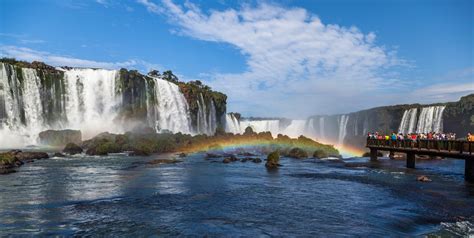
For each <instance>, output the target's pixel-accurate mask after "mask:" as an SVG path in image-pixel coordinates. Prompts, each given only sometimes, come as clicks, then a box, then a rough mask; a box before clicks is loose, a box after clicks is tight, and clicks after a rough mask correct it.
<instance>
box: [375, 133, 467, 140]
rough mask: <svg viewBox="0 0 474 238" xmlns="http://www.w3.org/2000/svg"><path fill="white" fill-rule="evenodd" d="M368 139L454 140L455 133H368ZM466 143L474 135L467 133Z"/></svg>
mask: <svg viewBox="0 0 474 238" xmlns="http://www.w3.org/2000/svg"><path fill="white" fill-rule="evenodd" d="M367 138H368V139H379V140H392V141H396V140H406V139H410V140H413V141H416V140H456V133H444V132H439V133H437V132H429V133H408V134H403V133H395V132H394V133H392V134H390V135H384V134H381V133H379V132H369V133H368V134H367ZM466 140H467V141H474V134H471V133H467V136H466Z"/></svg>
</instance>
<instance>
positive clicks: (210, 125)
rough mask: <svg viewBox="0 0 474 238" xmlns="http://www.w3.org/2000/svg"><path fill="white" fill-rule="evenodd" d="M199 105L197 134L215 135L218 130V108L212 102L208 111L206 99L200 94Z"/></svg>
mask: <svg viewBox="0 0 474 238" xmlns="http://www.w3.org/2000/svg"><path fill="white" fill-rule="evenodd" d="M197 105H198V113H197V133H198V134H206V135H213V134H214V133H215V132H216V128H217V117H216V107H215V105H214V101H213V100H211V101H210V103H209V110H207V108H208V107H207V105H206V102H205V101H204V97H203V96H202V94H200V95H199V99H198V100H197Z"/></svg>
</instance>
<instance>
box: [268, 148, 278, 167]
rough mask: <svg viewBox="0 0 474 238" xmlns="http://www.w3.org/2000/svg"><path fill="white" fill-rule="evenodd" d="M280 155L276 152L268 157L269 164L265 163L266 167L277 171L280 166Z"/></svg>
mask: <svg viewBox="0 0 474 238" xmlns="http://www.w3.org/2000/svg"><path fill="white" fill-rule="evenodd" d="M279 162H280V153H279V152H278V151H274V152H272V153H270V154H268V156H267V162H266V163H265V167H267V168H268V169H275V168H278V166H280V164H279Z"/></svg>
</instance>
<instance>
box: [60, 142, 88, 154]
mask: <svg viewBox="0 0 474 238" xmlns="http://www.w3.org/2000/svg"><path fill="white" fill-rule="evenodd" d="M63 152H64V153H67V154H70V155H75V154H80V153H82V152H83V150H82V148H81V147H80V146H78V145H76V144H74V143H68V144H67V145H66V147H64V149H63Z"/></svg>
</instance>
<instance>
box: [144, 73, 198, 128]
mask: <svg viewBox="0 0 474 238" xmlns="http://www.w3.org/2000/svg"><path fill="white" fill-rule="evenodd" d="M153 80H154V82H155V84H154V92H155V95H156V97H157V102H154V103H150V102H148V100H147V112H148V115H147V117H148V121H149V123H151V124H152V126H153V127H154V128H155V130H156V131H157V132H160V131H164V130H168V131H171V132H175V133H176V132H181V133H185V134H189V133H191V123H190V122H191V119H190V115H189V106H188V103H187V102H186V99H185V98H184V95H183V94H182V93H181V91H180V90H179V87H178V85H176V84H174V83H171V82H168V81H166V80H163V79H159V78H153ZM147 87H148V86H147ZM147 92H148V90H147Z"/></svg>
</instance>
